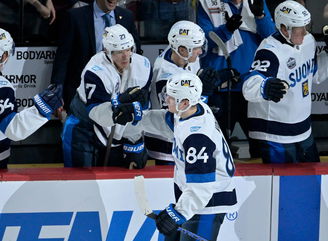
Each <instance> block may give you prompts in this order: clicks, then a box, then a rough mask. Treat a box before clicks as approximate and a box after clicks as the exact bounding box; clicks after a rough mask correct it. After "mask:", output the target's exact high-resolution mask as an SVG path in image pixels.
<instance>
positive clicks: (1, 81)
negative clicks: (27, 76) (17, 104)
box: [0, 80, 9, 86]
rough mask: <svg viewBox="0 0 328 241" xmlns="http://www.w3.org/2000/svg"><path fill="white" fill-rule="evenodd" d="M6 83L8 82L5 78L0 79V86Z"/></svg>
mask: <svg viewBox="0 0 328 241" xmlns="http://www.w3.org/2000/svg"><path fill="white" fill-rule="evenodd" d="M8 83H9V82H8V81H7V80H0V86H7V85H8Z"/></svg>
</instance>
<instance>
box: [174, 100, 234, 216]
mask: <svg viewBox="0 0 328 241" xmlns="http://www.w3.org/2000/svg"><path fill="white" fill-rule="evenodd" d="M172 154H173V157H174V160H175V163H176V166H175V172H174V181H175V195H176V199H177V204H176V207H175V209H176V210H177V211H179V212H180V213H181V214H182V215H183V216H184V217H186V218H187V219H189V218H191V217H192V216H193V215H194V214H213V213H227V212H233V211H236V205H237V198H236V191H235V184H234V182H233V178H232V177H233V175H234V172H235V166H234V163H233V159H232V156H231V153H230V150H229V147H228V144H227V142H226V141H225V139H224V137H223V135H222V133H221V130H220V129H219V128H218V125H217V124H216V120H215V118H214V116H213V113H212V111H211V110H210V108H209V107H208V106H207V105H206V104H204V103H201V104H199V105H198V109H197V112H196V113H195V114H194V115H193V116H191V117H189V118H187V119H183V120H182V119H175V121H174V142H173V150H172Z"/></svg>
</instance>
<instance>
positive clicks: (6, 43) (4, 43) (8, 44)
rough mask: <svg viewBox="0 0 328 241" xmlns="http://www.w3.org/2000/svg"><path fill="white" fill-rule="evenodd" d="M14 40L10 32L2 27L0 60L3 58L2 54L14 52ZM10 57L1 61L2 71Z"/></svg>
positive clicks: (0, 69)
mask: <svg viewBox="0 0 328 241" xmlns="http://www.w3.org/2000/svg"><path fill="white" fill-rule="evenodd" d="M14 46H15V44H14V41H13V39H12V37H11V36H10V33H9V32H7V31H6V30H4V29H2V28H0V61H1V58H2V55H3V54H4V53H5V52H7V53H8V56H10V55H12V54H14ZM7 60H8V58H7V59H6V60H5V62H0V71H2V68H3V66H4V64H5V63H6V62H7Z"/></svg>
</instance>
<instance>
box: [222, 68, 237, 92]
mask: <svg viewBox="0 0 328 241" xmlns="http://www.w3.org/2000/svg"><path fill="white" fill-rule="evenodd" d="M218 74H219V76H220V80H221V83H220V86H219V87H220V89H224V88H227V87H228V83H229V81H231V86H230V87H231V88H234V86H235V85H236V84H237V83H238V82H239V81H240V73H239V72H238V71H237V70H236V69H233V68H231V69H229V68H226V69H222V70H220V71H219V72H218Z"/></svg>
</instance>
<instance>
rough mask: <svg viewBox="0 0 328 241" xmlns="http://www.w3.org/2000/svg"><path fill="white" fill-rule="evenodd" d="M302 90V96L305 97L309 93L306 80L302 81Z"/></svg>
mask: <svg viewBox="0 0 328 241" xmlns="http://www.w3.org/2000/svg"><path fill="white" fill-rule="evenodd" d="M302 90H303V97H306V96H308V95H309V83H308V81H304V82H303V83H302Z"/></svg>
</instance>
